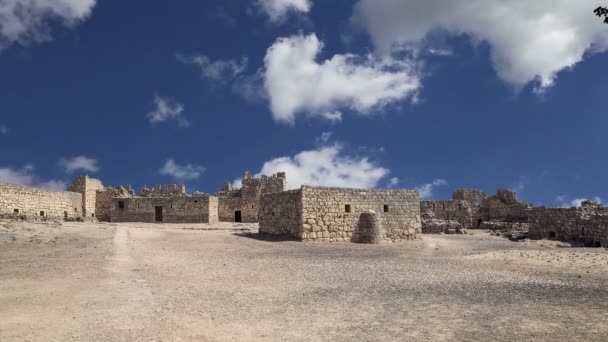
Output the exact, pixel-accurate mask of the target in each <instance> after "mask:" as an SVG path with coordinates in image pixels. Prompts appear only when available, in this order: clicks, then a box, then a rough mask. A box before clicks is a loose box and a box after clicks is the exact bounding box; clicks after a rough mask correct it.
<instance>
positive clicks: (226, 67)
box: [176, 54, 248, 82]
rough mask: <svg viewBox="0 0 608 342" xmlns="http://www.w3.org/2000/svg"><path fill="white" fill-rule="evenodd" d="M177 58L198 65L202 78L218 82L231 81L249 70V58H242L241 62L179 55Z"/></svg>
mask: <svg viewBox="0 0 608 342" xmlns="http://www.w3.org/2000/svg"><path fill="white" fill-rule="evenodd" d="M176 58H177V60H178V61H180V62H182V63H185V64H193V65H196V66H197V67H198V68H199V69H200V70H201V77H203V78H206V79H209V80H212V81H218V82H229V81H231V80H232V79H234V78H235V77H236V76H237V75H239V74H241V73H242V72H243V71H245V69H247V63H248V59H247V57H242V58H241V61H240V62H239V61H237V60H234V59H230V60H215V61H213V60H211V59H210V58H209V57H207V56H205V55H192V56H185V55H182V54H177V55H176Z"/></svg>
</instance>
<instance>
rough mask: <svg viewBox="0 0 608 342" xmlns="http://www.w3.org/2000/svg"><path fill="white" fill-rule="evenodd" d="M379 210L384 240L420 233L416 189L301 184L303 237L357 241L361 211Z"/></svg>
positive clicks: (329, 240) (321, 239) (409, 236)
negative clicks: (365, 188) (354, 187)
mask: <svg viewBox="0 0 608 342" xmlns="http://www.w3.org/2000/svg"><path fill="white" fill-rule="evenodd" d="M370 210H372V211H374V212H377V213H381V216H380V217H381V222H382V227H383V232H384V236H383V239H385V240H401V239H407V240H411V239H416V238H419V237H420V235H421V233H422V228H421V222H420V200H419V197H418V192H417V191H411V190H364V189H345V188H327V187H310V186H303V187H302V214H303V215H302V222H303V226H302V228H303V231H302V239H303V240H305V241H321V242H334V241H354V242H358V241H360V236H359V224H360V217H361V214H362V213H364V212H369V211H370Z"/></svg>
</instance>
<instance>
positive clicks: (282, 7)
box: [256, 0, 312, 23]
mask: <svg viewBox="0 0 608 342" xmlns="http://www.w3.org/2000/svg"><path fill="white" fill-rule="evenodd" d="M256 5H257V7H258V8H259V9H260V10H262V12H264V13H265V14H266V15H267V16H268V19H269V20H270V22H272V23H281V22H283V21H284V20H285V19H286V18H287V15H288V14H289V13H308V12H310V9H311V8H312V1H310V0H257V1H256Z"/></svg>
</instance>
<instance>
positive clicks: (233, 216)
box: [213, 172, 287, 222]
mask: <svg viewBox="0 0 608 342" xmlns="http://www.w3.org/2000/svg"><path fill="white" fill-rule="evenodd" d="M242 184H243V185H242V187H241V188H233V187H232V184H231V183H230V182H227V183H226V186H224V188H223V189H222V190H220V191H219V192H217V193H215V194H213V196H215V197H217V198H218V216H219V220H220V221H222V222H258V210H259V202H260V197H261V196H262V195H264V194H272V193H277V192H282V191H285V189H286V187H287V179H286V176H285V173H284V172H278V173H277V174H274V175H272V176H270V177H268V176H261V177H260V178H254V177H252V176H251V173H250V172H245V175H244V176H243V179H242Z"/></svg>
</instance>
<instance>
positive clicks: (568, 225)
mask: <svg viewBox="0 0 608 342" xmlns="http://www.w3.org/2000/svg"><path fill="white" fill-rule="evenodd" d="M528 236H529V237H530V238H532V239H553V240H561V241H582V242H583V243H585V245H587V246H593V247H608V207H605V206H602V205H600V204H598V203H597V202H594V201H585V202H583V203H582V206H581V207H580V208H546V207H536V208H534V209H532V210H531V212H530V230H529V232H528Z"/></svg>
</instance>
